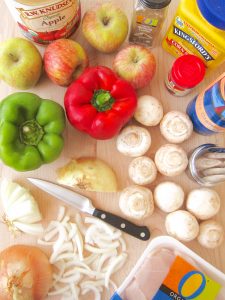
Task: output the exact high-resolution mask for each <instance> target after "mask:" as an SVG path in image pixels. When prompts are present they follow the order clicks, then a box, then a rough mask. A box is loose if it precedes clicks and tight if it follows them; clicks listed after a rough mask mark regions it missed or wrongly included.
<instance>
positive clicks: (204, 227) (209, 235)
mask: <svg viewBox="0 0 225 300" xmlns="http://www.w3.org/2000/svg"><path fill="white" fill-rule="evenodd" d="M223 240H224V230H223V227H222V225H221V224H219V223H218V222H216V221H214V220H208V221H204V222H202V223H201V224H200V231H199V236H198V242H199V243H200V244H201V245H202V246H203V247H206V248H211V249H213V248H216V247H219V246H220V245H221V244H222V242H223Z"/></svg>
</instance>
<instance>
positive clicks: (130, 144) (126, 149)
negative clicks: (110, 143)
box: [116, 126, 151, 157]
mask: <svg viewBox="0 0 225 300" xmlns="http://www.w3.org/2000/svg"><path fill="white" fill-rule="evenodd" d="M116 146H117V149H118V151H119V152H120V153H122V154H124V155H127V156H131V157H138V156H141V155H144V154H145V153H146V152H147V151H148V149H149V148H150V146H151V135H150V133H149V132H148V130H147V129H145V128H143V127H140V126H127V127H125V128H124V129H123V130H122V131H121V132H120V134H119V135H118V137H117V141H116Z"/></svg>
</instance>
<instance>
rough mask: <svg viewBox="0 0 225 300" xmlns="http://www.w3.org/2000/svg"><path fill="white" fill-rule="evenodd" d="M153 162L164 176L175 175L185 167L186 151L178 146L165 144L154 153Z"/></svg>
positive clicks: (186, 162)
mask: <svg viewBox="0 0 225 300" xmlns="http://www.w3.org/2000/svg"><path fill="white" fill-rule="evenodd" d="M155 164H156V167H157V169H158V170H159V172H160V173H161V174H163V175H165V176H177V175H180V174H181V173H183V171H184V170H185V169H186V168H187V165H188V158H187V154H186V152H185V151H184V150H183V149H182V148H181V147H179V146H177V145H173V144H166V145H163V146H162V147H160V148H159V149H158V150H157V152H156V154H155Z"/></svg>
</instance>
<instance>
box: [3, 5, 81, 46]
mask: <svg viewBox="0 0 225 300" xmlns="http://www.w3.org/2000/svg"><path fill="white" fill-rule="evenodd" d="M5 1H6V4H7V5H8V7H9V9H10V11H11V12H12V14H13V16H14V18H15V20H16V21H17V23H18V25H19V27H20V28H21V30H22V32H23V34H24V35H25V36H26V37H27V38H29V39H31V40H33V41H34V42H37V43H43V44H46V43H49V42H51V41H54V40H56V39H58V38H65V37H68V36H69V35H70V34H72V33H73V32H74V30H75V29H76V28H77V27H78V24H79V21H80V2H79V0H58V1H53V0H51V1H49V0H47V1H42V4H39V5H37V4H35V5H33V4H32V3H31V5H28V4H27V2H24V3H25V4H22V3H23V2H22V1H20V3H18V2H17V1H13V0H5Z"/></svg>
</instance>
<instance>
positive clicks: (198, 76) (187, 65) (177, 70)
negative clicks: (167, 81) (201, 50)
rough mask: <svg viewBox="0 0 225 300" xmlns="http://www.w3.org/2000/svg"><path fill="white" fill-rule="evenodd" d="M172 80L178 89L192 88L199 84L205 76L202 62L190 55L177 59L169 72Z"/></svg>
mask: <svg viewBox="0 0 225 300" xmlns="http://www.w3.org/2000/svg"><path fill="white" fill-rule="evenodd" d="M171 76H172V80H173V81H174V82H175V83H176V84H177V85H178V86H180V87H184V88H193V87H194V86H196V85H197V84H199V83H200V82H201V81H202V80H203V78H204V76H205V65H204V63H203V61H202V60H201V59H200V58H199V57H197V56H195V55H192V54H187V55H183V56H181V57H179V58H177V59H176V60H175V62H174V64H173V66H172V70H171Z"/></svg>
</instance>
